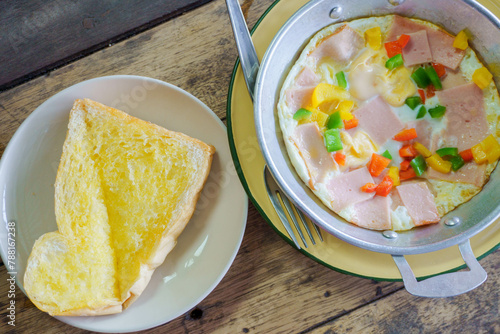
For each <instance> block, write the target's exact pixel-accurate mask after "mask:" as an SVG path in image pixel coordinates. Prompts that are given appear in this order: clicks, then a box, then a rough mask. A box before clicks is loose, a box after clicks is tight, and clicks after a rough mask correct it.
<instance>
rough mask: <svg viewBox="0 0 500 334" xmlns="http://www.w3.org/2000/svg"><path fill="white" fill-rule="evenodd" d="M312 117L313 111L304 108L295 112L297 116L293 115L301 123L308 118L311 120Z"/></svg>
mask: <svg viewBox="0 0 500 334" xmlns="http://www.w3.org/2000/svg"><path fill="white" fill-rule="evenodd" d="M311 115H312V112H311V111H309V110H307V109H304V108H300V109H299V110H297V111H296V112H295V114H293V119H294V120H296V121H301V120H304V119H306V118H309V117H310V116H311Z"/></svg>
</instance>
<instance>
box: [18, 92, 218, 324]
mask: <svg viewBox="0 0 500 334" xmlns="http://www.w3.org/2000/svg"><path fill="white" fill-rule="evenodd" d="M214 152H215V149H214V148H213V147H212V146H210V145H207V144H205V143H203V142H201V141H199V140H196V139H193V138H191V137H189V136H186V135H184V134H182V133H178V132H173V131H169V130H166V129H164V128H162V127H159V126H157V125H155V124H151V123H148V122H145V121H142V120H139V119H137V118H134V117H131V116H129V115H127V114H126V113H124V112H121V111H119V110H116V109H113V108H110V107H107V106H104V105H102V104H100V103H98V102H94V101H92V100H89V99H84V100H76V101H75V103H74V106H73V109H72V110H71V114H70V122H69V130H68V134H67V137H66V140H65V143H64V147H63V154H62V157H61V162H60V165H59V169H58V172H57V178H56V184H55V203H56V205H55V210H56V220H57V225H58V229H59V231H58V232H50V233H48V234H45V235H44V236H42V237H41V238H40V239H39V240H37V242H36V243H35V245H34V247H33V250H32V253H31V255H30V257H29V259H28V265H27V269H26V274H25V277H24V286H25V289H26V292H27V294H28V296H29V297H30V299H31V300H32V301H33V303H34V304H35V305H36V306H37V307H38V308H39V309H41V310H43V311H46V312H49V313H50V314H51V315H100V314H111V313H117V312H121V311H122V310H123V309H124V308H126V307H128V306H129V305H130V304H131V303H132V302H133V301H134V300H136V299H137V298H138V297H139V296H140V294H141V293H142V292H143V291H144V289H145V288H146V286H147V284H148V282H149V280H150V278H151V275H152V274H153V272H154V270H155V268H157V267H158V266H159V265H160V264H161V263H163V261H164V259H165V257H166V256H167V254H168V253H169V252H170V251H171V250H172V248H173V247H174V246H175V244H176V240H177V238H178V236H179V235H180V233H181V232H182V230H183V229H184V227H185V226H186V224H187V222H188V221H189V219H190V217H191V216H192V214H193V212H194V209H195V205H196V201H197V199H198V197H199V194H200V192H201V190H202V188H203V185H204V183H205V181H206V179H207V177H208V174H209V171H210V165H211V161H212V157H213V154H214Z"/></svg>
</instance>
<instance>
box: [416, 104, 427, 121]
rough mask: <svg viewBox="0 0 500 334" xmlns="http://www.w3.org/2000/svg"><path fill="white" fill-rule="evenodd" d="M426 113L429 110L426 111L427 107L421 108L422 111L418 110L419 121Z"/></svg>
mask: <svg viewBox="0 0 500 334" xmlns="http://www.w3.org/2000/svg"><path fill="white" fill-rule="evenodd" d="M426 113H427V109H425V106H421V107H420V109H419V110H418V114H417V119H420V118H423V117H424V116H425V114H426Z"/></svg>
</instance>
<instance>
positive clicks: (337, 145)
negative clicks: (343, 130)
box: [325, 129, 343, 152]
mask: <svg viewBox="0 0 500 334" xmlns="http://www.w3.org/2000/svg"><path fill="white" fill-rule="evenodd" d="M325 146H326V150H327V151H328V152H336V151H340V150H341V149H342V148H343V146H342V140H341V139H340V131H339V129H329V130H326V131H325Z"/></svg>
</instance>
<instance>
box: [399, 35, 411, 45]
mask: <svg viewBox="0 0 500 334" xmlns="http://www.w3.org/2000/svg"><path fill="white" fill-rule="evenodd" d="M409 41H410V36H409V35H405V34H402V35H401V36H399V38H398V43H399V45H400V46H401V48H404V47H405V46H406V44H408V42H409Z"/></svg>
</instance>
